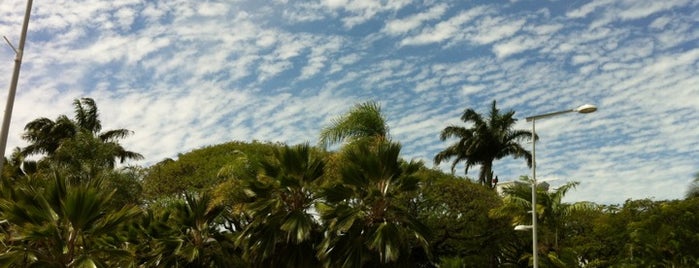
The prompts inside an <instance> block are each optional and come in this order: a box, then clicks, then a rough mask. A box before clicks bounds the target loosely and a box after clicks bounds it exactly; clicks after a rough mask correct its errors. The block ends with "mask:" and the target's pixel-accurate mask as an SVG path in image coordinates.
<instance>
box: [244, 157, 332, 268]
mask: <svg viewBox="0 0 699 268" xmlns="http://www.w3.org/2000/svg"><path fill="white" fill-rule="evenodd" d="M324 166H325V162H324V161H323V159H322V157H321V156H320V155H319V154H318V153H317V152H314V151H313V149H312V148H311V147H310V146H309V145H308V144H304V145H297V146H294V147H289V146H285V147H283V148H281V149H278V150H276V151H275V155H274V158H272V159H268V160H267V161H262V163H261V167H262V172H261V173H260V174H259V175H258V176H257V177H256V178H255V177H252V178H248V179H247V180H246V184H247V185H246V187H245V191H246V192H247V193H248V194H249V196H250V198H252V201H251V202H249V203H248V204H247V205H246V211H247V213H248V214H249V216H250V218H251V219H252V221H251V222H250V223H249V224H248V226H247V227H246V228H245V229H244V230H243V232H242V233H241V235H240V237H239V239H238V243H239V244H240V245H242V246H243V248H246V252H245V256H246V257H247V259H249V260H250V261H251V262H252V263H253V265H254V266H257V267H320V262H319V260H318V259H317V258H315V257H314V256H315V248H316V247H317V244H318V243H319V241H320V239H321V236H322V232H321V230H320V223H319V222H318V220H316V219H315V218H314V212H315V204H316V203H317V202H318V201H319V198H320V197H319V195H318V194H317V193H318V191H317V188H318V183H319V179H320V178H322V176H323V169H324Z"/></svg>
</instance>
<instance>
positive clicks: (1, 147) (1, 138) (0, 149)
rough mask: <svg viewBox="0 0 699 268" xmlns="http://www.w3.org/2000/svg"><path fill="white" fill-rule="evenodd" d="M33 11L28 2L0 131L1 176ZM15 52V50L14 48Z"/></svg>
mask: <svg viewBox="0 0 699 268" xmlns="http://www.w3.org/2000/svg"><path fill="white" fill-rule="evenodd" d="M31 11H32V0H27V9H26V11H25V13H24V22H22V33H21V35H20V37H19V49H18V50H15V69H14V71H13V72H12V81H11V82H10V90H9V92H8V93H7V104H6V105H5V116H4V117H3V120H2V129H1V130H0V156H2V159H0V174H2V171H3V168H4V166H5V148H6V147H7V135H8V132H9V131H10V120H11V119H12V108H13V107H14V105H15V93H16V92H17V81H18V80H19V70H20V67H21V66H22V56H24V55H23V54H24V43H25V40H26V39H27V28H29V15H30V14H31ZM13 50H14V48H13Z"/></svg>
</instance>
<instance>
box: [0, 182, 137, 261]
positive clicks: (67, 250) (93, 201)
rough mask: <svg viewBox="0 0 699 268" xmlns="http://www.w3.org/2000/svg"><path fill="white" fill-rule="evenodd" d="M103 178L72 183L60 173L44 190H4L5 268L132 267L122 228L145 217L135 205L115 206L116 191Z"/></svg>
mask: <svg viewBox="0 0 699 268" xmlns="http://www.w3.org/2000/svg"><path fill="white" fill-rule="evenodd" d="M99 184H100V181H99V180H92V181H91V183H90V184H77V185H75V184H71V183H70V182H68V181H67V180H66V179H64V178H63V177H61V176H60V175H59V173H54V174H53V175H52V178H51V180H50V182H49V183H48V184H47V185H45V186H44V187H31V186H30V185H22V186H17V185H15V186H14V187H3V193H2V198H0V217H1V218H3V219H5V220H6V221H7V222H6V224H7V225H6V226H7V229H5V230H4V231H5V234H6V237H7V239H6V240H5V241H6V242H8V243H9V244H6V248H4V249H3V252H2V253H0V265H2V266H3V267H7V266H17V267H27V266H31V267H118V266H129V265H130V264H131V261H132V255H131V253H130V252H129V251H128V250H126V248H125V244H124V242H125V241H126V237H125V234H124V233H123V232H121V230H122V229H121V226H123V225H124V224H125V223H127V222H128V221H129V220H131V219H132V218H133V217H135V216H137V215H138V214H139V213H140V209H138V208H137V207H135V206H123V207H120V208H114V207H113V206H111V205H110V201H111V198H112V194H113V192H111V193H110V192H106V193H105V192H103V191H101V190H100V187H99Z"/></svg>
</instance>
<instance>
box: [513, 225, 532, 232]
mask: <svg viewBox="0 0 699 268" xmlns="http://www.w3.org/2000/svg"><path fill="white" fill-rule="evenodd" d="M531 229H532V226H531V225H517V226H515V231H529V230H531Z"/></svg>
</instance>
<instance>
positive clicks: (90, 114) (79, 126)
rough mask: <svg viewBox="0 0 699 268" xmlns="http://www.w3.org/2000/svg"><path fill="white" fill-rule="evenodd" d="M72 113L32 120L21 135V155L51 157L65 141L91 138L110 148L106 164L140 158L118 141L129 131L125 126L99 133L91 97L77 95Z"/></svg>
mask: <svg viewBox="0 0 699 268" xmlns="http://www.w3.org/2000/svg"><path fill="white" fill-rule="evenodd" d="M73 106H74V108H75V116H74V118H73V119H72V120H71V119H70V118H68V117H67V116H65V115H60V116H58V118H56V120H55V121H53V120H51V119H48V118H45V117H42V118H38V119H35V120H33V121H31V122H29V123H27V125H26V126H25V127H24V130H25V132H24V134H22V138H23V139H24V140H26V141H28V142H29V145H27V146H26V147H25V148H23V149H22V150H21V153H22V155H24V156H29V155H34V154H46V155H47V156H48V157H52V156H54V155H55V154H56V152H57V151H58V150H59V149H60V147H61V145H63V144H64V143H65V142H66V141H69V140H73V141H75V140H76V139H80V138H86V137H93V138H95V139H97V140H99V141H100V142H101V143H104V144H108V145H109V146H110V147H112V148H111V149H110V150H111V152H110V153H111V155H110V161H109V163H111V164H110V165H111V166H112V167H113V166H114V165H115V160H116V159H119V161H120V162H121V163H123V162H124V161H126V160H127V159H133V160H138V159H142V158H143V156H142V155H141V154H138V153H135V152H131V151H127V150H126V149H124V148H123V147H122V146H121V145H120V144H119V143H118V141H119V140H120V139H123V138H125V137H128V136H129V135H130V134H131V133H132V132H131V131H130V130H127V129H114V130H108V131H105V132H102V123H101V121H100V119H99V112H98V110H97V105H96V104H95V101H94V100H93V99H91V98H81V99H76V100H74V101H73Z"/></svg>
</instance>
